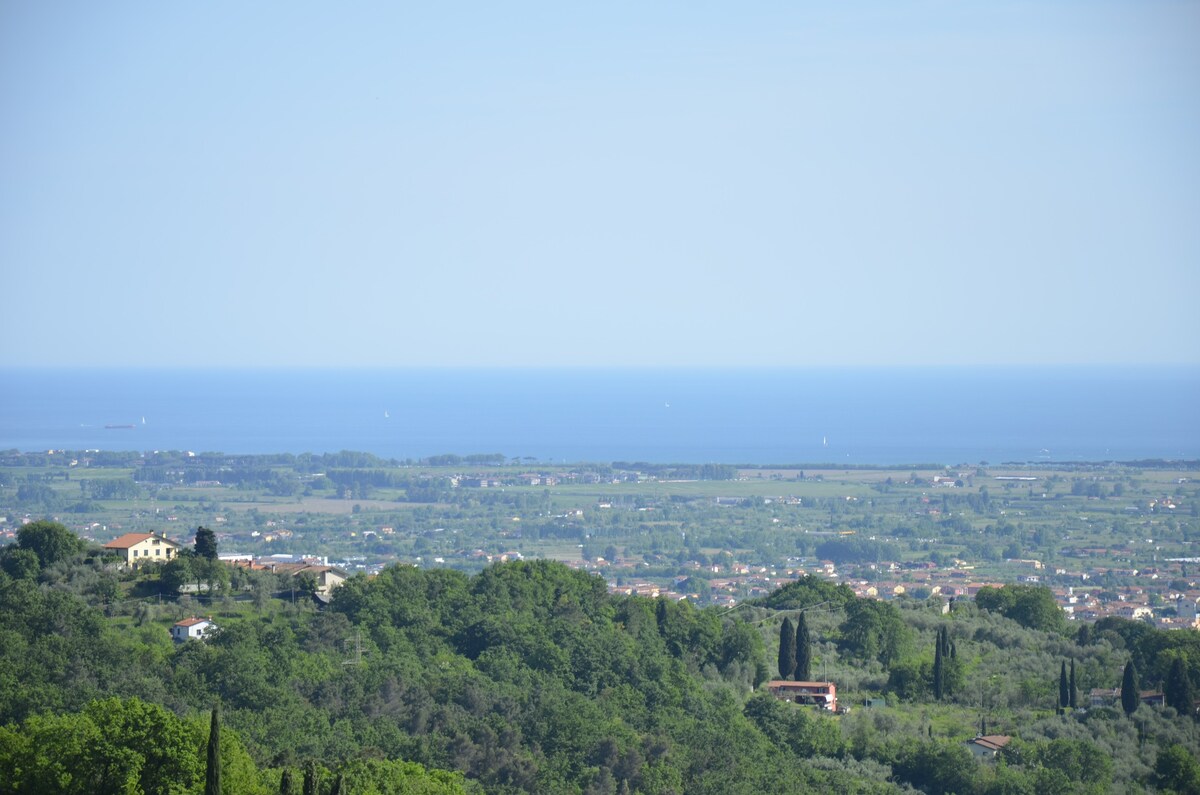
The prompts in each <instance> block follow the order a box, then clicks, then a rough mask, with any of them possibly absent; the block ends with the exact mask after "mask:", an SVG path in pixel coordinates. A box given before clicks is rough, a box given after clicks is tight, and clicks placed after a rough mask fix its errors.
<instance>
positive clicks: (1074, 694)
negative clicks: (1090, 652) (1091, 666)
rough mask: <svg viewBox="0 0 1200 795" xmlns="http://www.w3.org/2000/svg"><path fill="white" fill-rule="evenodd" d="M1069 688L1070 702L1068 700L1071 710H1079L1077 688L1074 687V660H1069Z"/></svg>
mask: <svg viewBox="0 0 1200 795" xmlns="http://www.w3.org/2000/svg"><path fill="white" fill-rule="evenodd" d="M1070 688H1071V689H1070V693H1069V695H1070V696H1071V700H1070V706H1071V709H1079V688H1078V687H1077V686H1076V685H1075V660H1074V659H1072V660H1071V684H1070Z"/></svg>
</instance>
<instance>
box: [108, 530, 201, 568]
mask: <svg viewBox="0 0 1200 795" xmlns="http://www.w3.org/2000/svg"><path fill="white" fill-rule="evenodd" d="M104 548H105V549H111V550H113V551H114V552H117V553H119V554H121V555H122V556H124V558H125V565H127V566H141V565H143V564H145V563H166V562H167V561H168V560H173V559H174V558H175V556H176V555H178V554H179V550H180V549H181V548H182V547H181V545H180V544H178V543H176V542H174V541H172V540H171V539H169V538H167V537H166V536H159V535H155V534H154V533H126V534H125V535H123V536H121V537H120V538H116V539H113V540H112V541H109V542H108V543H107V544H105V545H104Z"/></svg>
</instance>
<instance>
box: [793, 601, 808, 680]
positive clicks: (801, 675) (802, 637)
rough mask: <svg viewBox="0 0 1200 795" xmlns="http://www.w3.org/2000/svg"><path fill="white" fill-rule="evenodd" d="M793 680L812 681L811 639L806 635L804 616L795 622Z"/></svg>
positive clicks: (806, 622) (806, 624)
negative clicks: (794, 667)
mask: <svg viewBox="0 0 1200 795" xmlns="http://www.w3.org/2000/svg"><path fill="white" fill-rule="evenodd" d="M795 674H796V676H795V678H796V680H797V681H800V682H808V681H811V679H812V637H811V636H810V635H809V634H808V621H806V620H805V619H804V614H803V613H801V614H800V618H799V619H797V620H796V671H795Z"/></svg>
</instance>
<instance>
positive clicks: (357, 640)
mask: <svg viewBox="0 0 1200 795" xmlns="http://www.w3.org/2000/svg"><path fill="white" fill-rule="evenodd" d="M349 643H350V641H349V640H347V641H346V644H347V645H349ZM342 665H362V630H355V631H354V659H353V660H343V661H342Z"/></svg>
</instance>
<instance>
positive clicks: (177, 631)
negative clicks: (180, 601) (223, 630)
mask: <svg viewBox="0 0 1200 795" xmlns="http://www.w3.org/2000/svg"><path fill="white" fill-rule="evenodd" d="M216 628H217V625H216V624H214V623H213V622H212V621H211V620H209V619H207V618H185V619H184V620H183V621H176V622H175V626H173V627H171V637H172V638H173V639H174V640H175V641H176V642H177V643H183V642H184V641H185V640H204V637H205V636H206V635H208V633H210V632H212V631H213V630H214V629H216Z"/></svg>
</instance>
